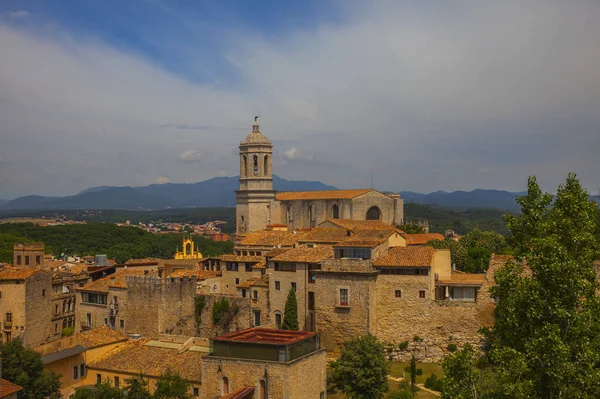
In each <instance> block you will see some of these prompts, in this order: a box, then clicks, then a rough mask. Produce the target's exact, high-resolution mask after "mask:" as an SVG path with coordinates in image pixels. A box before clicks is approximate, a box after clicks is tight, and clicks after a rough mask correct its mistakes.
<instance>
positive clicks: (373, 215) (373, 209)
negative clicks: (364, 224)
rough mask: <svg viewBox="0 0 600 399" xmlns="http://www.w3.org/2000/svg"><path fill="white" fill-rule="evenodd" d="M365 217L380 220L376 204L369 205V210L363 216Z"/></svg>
mask: <svg viewBox="0 0 600 399" xmlns="http://www.w3.org/2000/svg"><path fill="white" fill-rule="evenodd" d="M365 219H367V220H380V219H381V210H380V209H379V208H378V207H376V206H372V207H370V208H369V210H368V211H367V215H366V216H365Z"/></svg>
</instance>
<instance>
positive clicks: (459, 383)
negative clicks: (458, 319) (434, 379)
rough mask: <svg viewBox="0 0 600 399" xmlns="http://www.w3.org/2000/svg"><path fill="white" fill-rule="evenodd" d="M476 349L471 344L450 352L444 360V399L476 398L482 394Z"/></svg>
mask: <svg viewBox="0 0 600 399" xmlns="http://www.w3.org/2000/svg"><path fill="white" fill-rule="evenodd" d="M475 361H476V358H475V351H474V349H473V347H472V346H471V345H470V344H465V346H464V347H463V349H461V350H459V351H456V352H454V353H450V354H448V356H446V357H445V358H444V361H443V362H442V367H443V368H444V379H443V380H442V399H475V398H478V397H479V395H480V390H481V388H480V384H479V375H478V372H477V370H476V368H475Z"/></svg>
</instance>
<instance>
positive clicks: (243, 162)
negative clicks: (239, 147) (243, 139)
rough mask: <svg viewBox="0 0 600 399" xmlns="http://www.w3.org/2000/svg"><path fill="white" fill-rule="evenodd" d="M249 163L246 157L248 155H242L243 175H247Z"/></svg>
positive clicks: (241, 173)
mask: <svg viewBox="0 0 600 399" xmlns="http://www.w3.org/2000/svg"><path fill="white" fill-rule="evenodd" d="M247 163H248V160H247V159H246V156H245V155H242V162H241V164H242V165H241V172H240V175H241V176H242V177H246V165H247Z"/></svg>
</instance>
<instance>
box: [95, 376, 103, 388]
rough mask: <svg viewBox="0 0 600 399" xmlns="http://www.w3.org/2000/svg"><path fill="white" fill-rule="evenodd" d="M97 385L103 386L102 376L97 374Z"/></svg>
mask: <svg viewBox="0 0 600 399" xmlns="http://www.w3.org/2000/svg"><path fill="white" fill-rule="evenodd" d="M96 384H98V385H100V384H102V374H96Z"/></svg>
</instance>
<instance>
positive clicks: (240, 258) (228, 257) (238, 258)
mask: <svg viewBox="0 0 600 399" xmlns="http://www.w3.org/2000/svg"><path fill="white" fill-rule="evenodd" d="M219 259H220V260H222V261H224V262H246V263H252V262H255V263H259V262H262V261H263V257H262V256H248V255H234V254H225V255H221V256H219Z"/></svg>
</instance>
